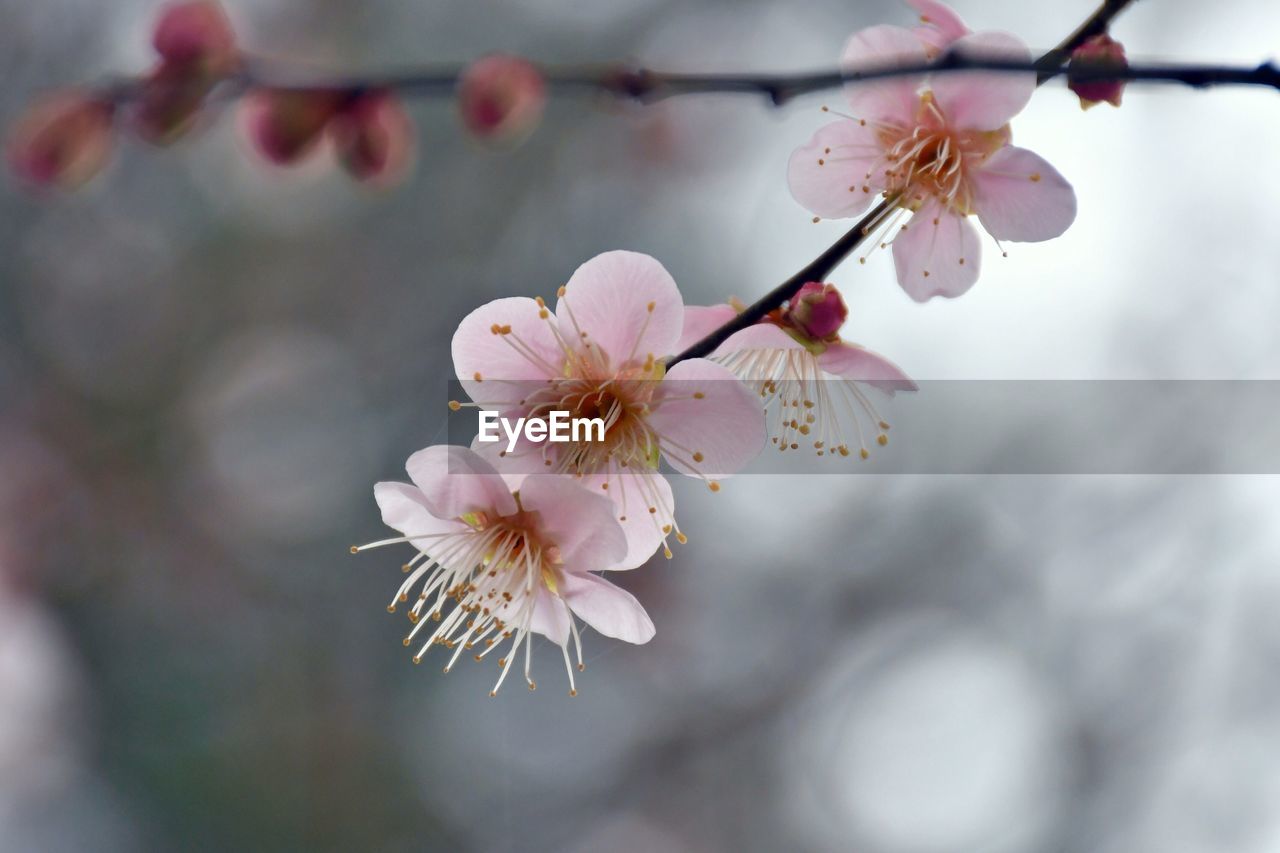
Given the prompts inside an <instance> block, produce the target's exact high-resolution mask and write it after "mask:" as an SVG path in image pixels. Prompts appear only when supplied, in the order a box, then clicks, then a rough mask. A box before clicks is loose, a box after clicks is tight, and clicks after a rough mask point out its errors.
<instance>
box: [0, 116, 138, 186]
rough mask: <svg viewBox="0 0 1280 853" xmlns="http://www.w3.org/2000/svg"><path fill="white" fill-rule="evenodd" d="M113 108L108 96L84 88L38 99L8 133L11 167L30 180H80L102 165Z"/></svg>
mask: <svg viewBox="0 0 1280 853" xmlns="http://www.w3.org/2000/svg"><path fill="white" fill-rule="evenodd" d="M114 113H115V106H114V104H112V103H111V102H110V101H108V100H104V99H102V98H98V97H94V96H93V95H89V94H85V93H83V92H62V93H60V94H56V95H53V96H51V97H49V98H47V99H46V100H43V101H40V102H38V103H36V104H35V105H34V106H32V107H31V108H30V109H29V110H28V111H27V113H26V114H25V115H24V116H23V117H22V118H20V119H19V120H18V122H17V124H16V125H15V126H14V128H13V130H12V133H11V135H10V137H9V144H8V146H7V156H8V160H9V168H10V169H12V170H13V172H14V174H16V175H17V176H18V177H19V178H20V179H21V180H23V181H25V182H27V183H29V184H32V185H33V186H38V187H49V186H59V187H62V188H64V189H73V188H75V187H78V186H80V185H81V184H83V183H84V182H85V181H87V180H89V179H90V178H92V177H93V176H94V175H96V174H97V173H98V172H99V171H101V170H102V167H103V166H104V165H106V162H107V157H108V155H109V154H110V153H111V141H112V118H113V116H114Z"/></svg>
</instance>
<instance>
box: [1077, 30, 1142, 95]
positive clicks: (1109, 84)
mask: <svg viewBox="0 0 1280 853" xmlns="http://www.w3.org/2000/svg"><path fill="white" fill-rule="evenodd" d="M1128 67H1129V61H1128V60H1127V59H1126V58H1125V53H1124V45H1122V44H1121V43H1120V42H1118V41H1116V40H1115V39H1113V38H1111V36H1109V35H1107V34H1106V33H1099V34H1098V35H1096V36H1093V37H1092V38H1090V39H1088V40H1086V41H1085V43H1084V44H1082V45H1080V46H1079V47H1077V48H1076V49H1075V50H1073V51H1072V52H1071V64H1070V65H1069V66H1068V70H1069V71H1079V70H1088V71H1095V70H1111V69H1115V70H1123V69H1125V68H1128ZM1067 87H1068V88H1070V89H1071V91H1073V92H1075V93H1076V95H1077V96H1078V97H1079V98H1080V107H1081V109H1086V110H1087V109H1089V107H1092V106H1096V105H1097V104H1100V103H1102V102H1103V101H1106V102H1107V103H1108V104H1111V106H1113V107H1118V106H1120V98H1121V96H1122V95H1123V94H1124V81H1123V80H1090V81H1079V80H1073V79H1071V77H1070V76H1068V77H1067Z"/></svg>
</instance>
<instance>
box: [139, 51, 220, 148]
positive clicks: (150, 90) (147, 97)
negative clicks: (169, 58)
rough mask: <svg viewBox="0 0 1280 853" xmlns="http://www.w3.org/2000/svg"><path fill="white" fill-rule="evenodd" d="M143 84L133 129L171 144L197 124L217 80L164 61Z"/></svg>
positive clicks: (157, 141) (156, 142) (157, 142)
mask: <svg viewBox="0 0 1280 853" xmlns="http://www.w3.org/2000/svg"><path fill="white" fill-rule="evenodd" d="M141 86H142V89H141V92H140V93H139V95H138V100H137V102H136V103H135V104H134V106H133V110H132V114H131V116H130V119H131V124H132V126H133V129H134V130H135V131H136V132H137V134H138V136H140V137H142V138H143V139H145V140H146V141H147V142H150V143H152V144H154V145H169V144H170V143H172V142H175V141H176V140H177V139H178V138H180V137H181V136H183V135H184V134H185V133H187V131H189V130H191V128H192V127H194V126H195V123H196V118H197V117H198V116H199V114H200V110H201V108H203V107H204V99H205V97H207V96H208V94H209V91H210V90H211V89H212V88H213V86H214V82H213V81H212V80H210V79H208V78H205V77H203V76H200V75H194V74H191V73H190V72H188V71H187V70H186V69H184V68H181V67H179V66H176V65H169V64H167V63H161V64H160V65H158V66H156V68H155V69H154V70H153V71H152V72H151V75H150V76H149V77H148V78H147V79H146V80H145V81H143V82H142V84H141Z"/></svg>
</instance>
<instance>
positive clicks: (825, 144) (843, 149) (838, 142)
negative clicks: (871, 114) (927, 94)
mask: <svg viewBox="0 0 1280 853" xmlns="http://www.w3.org/2000/svg"><path fill="white" fill-rule="evenodd" d="M883 154H884V146H883V145H881V144H880V140H879V138H878V137H877V136H876V132H875V130H874V129H872V127H871V125H869V124H867V125H864V124H861V123H860V122H857V121H852V120H850V119H841V120H840V121H836V122H832V123H831V124H828V125H826V126H824V127H821V128H819V129H818V132H817V133H815V134H814V135H813V139H811V140H809V141H808V142H807V143H806V144H804V145H801V146H800V147H799V148H797V149H796V150H795V151H793V152H792V153H791V161H790V162H789V163H788V164H787V185H788V186H789V187H790V188H791V196H792V198H794V199H795V200H796V201H798V202H800V204H801V205H802V206H804V207H805V208H806V209H807V210H809V211H810V212H812V213H814V214H816V215H817V216H821V217H823V218H825V219H846V218H849V217H852V216H858V215H859V214H861V213H862V212H863V211H864V210H866V209H867V206H868V205H870V204H871V202H872V201H873V200H874V199H876V198H878V197H879V193H880V190H881V189H883V183H882V182H881V181H879V176H880V175H881V174H883V172H882V170H878V169H875V168H874V166H875V163H876V160H877V159H879V158H880V157H881V156H882V155H883ZM873 173H875V175H876V178H875V179H873V178H872V174H873Z"/></svg>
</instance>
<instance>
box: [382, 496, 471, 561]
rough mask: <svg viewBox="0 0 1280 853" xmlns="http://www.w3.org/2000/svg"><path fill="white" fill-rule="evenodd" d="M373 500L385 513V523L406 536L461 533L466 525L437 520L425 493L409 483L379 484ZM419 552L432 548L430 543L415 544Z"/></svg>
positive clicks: (383, 517) (383, 514)
mask: <svg viewBox="0 0 1280 853" xmlns="http://www.w3.org/2000/svg"><path fill="white" fill-rule="evenodd" d="M373 497H374V500H376V501H377V502H378V509H380V510H382V523H383V524H385V525H387V527H390V528H392V529H393V530H398V531H400V532H401V533H402V534H404V535H405V536H429V535H431V534H436V533H458V532H461V531H462V530H465V529H466V525H464V524H463V523H462V522H460V521H457V520H455V519H453V518H437V517H436V516H435V515H433V514H432V512H431V508H430V507H428V506H427V502H426V500H425V499H424V498H423V496H422V491H421V490H420V489H418V487H416V486H411V485H409V484H408V483H377V484H376V485H374V487H373ZM413 544H414V545H415V546H417V547H418V548H419V549H420V550H426V549H427V547H428V546H429V545H431V544H432V540H431V539H420V540H416V541H414V543H413Z"/></svg>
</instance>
